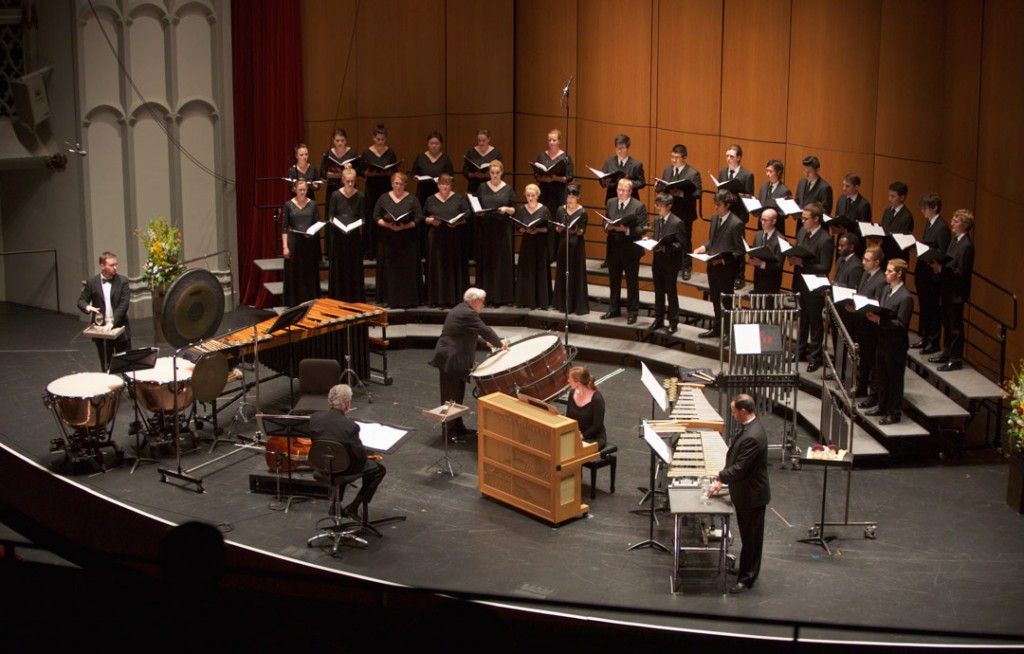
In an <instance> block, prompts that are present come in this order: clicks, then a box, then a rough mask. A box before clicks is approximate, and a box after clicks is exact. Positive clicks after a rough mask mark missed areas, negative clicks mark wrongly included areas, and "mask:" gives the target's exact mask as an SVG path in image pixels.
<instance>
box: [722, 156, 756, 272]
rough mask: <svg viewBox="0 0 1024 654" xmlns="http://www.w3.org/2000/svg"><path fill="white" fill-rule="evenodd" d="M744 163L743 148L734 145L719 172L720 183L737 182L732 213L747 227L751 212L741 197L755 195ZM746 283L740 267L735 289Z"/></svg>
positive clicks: (733, 189) (752, 183) (752, 174)
mask: <svg viewBox="0 0 1024 654" xmlns="http://www.w3.org/2000/svg"><path fill="white" fill-rule="evenodd" d="M742 163H743V148H741V147H740V146H739V144H737V143H733V144H732V145H730V146H729V147H728V148H726V149H725V168H722V169H721V170H719V171H718V181H719V182H720V183H723V182H729V181H732V180H737V184H738V185H739V188H730V189H729V190H731V191H732V192H733V193H734V194H735V195H736V202H735V203H733V206H732V213H733V215H734V216H736V217H737V218H739V219H740V222H741V223H743V224H744V225H746V224H748V223H749V222H750V212H749V211H747V206H746V205H745V204H743V201H742V200H741V199H740V197H739V196H740V195H751V196H752V195H754V173H752V172H750V171H749V170H747V169H746V168H744V167H743V166H742V165H741V164H742ZM744 283H745V281H744V279H743V266H739V268H738V270H737V271H736V280H735V282H734V283H733V288H734V289H741V288H743V284H744Z"/></svg>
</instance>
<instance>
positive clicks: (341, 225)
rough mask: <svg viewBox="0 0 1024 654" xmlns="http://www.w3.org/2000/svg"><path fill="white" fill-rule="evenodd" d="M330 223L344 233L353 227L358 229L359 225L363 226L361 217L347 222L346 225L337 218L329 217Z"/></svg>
mask: <svg viewBox="0 0 1024 654" xmlns="http://www.w3.org/2000/svg"><path fill="white" fill-rule="evenodd" d="M331 223H333V224H334V226H335V227H337V228H338V229H340V230H341V231H343V232H345V233H346V234H348V233H349V232H351V231H352V230H353V229H359V228H360V227H362V226H363V219H362V218H360V219H359V220H357V221H355V222H353V223H349V224H348V225H346V224H345V223H343V222H341V221H340V220H338V219H337V218H331Z"/></svg>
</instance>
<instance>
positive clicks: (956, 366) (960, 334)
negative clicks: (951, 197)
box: [928, 209, 974, 372]
mask: <svg viewBox="0 0 1024 654" xmlns="http://www.w3.org/2000/svg"><path fill="white" fill-rule="evenodd" d="M950 226H951V227H952V229H953V240H952V241H950V243H949V248H948V249H947V250H946V256H948V257H949V261H947V262H946V264H945V265H944V266H940V265H939V262H937V261H933V262H932V263H931V267H932V271H933V272H939V273H940V274H941V282H940V286H941V287H942V319H943V325H942V328H943V331H944V332H945V336H944V337H943V339H944V345H945V348H944V349H943V350H942V354H940V355H939V356H937V357H932V358H930V359H928V360H929V361H931V362H932V363H941V364H943V365H941V366H939V367H938V371H939V372H949V371H951V370H960V369H961V368H963V355H964V306H965V305H966V304H967V301H968V300H969V299H970V297H971V277H972V276H973V274H974V243H973V242H972V241H971V237H970V236H969V232H970V231H971V229H973V228H974V214H972V213H971V212H970V211H968V210H966V209H957V211H956V213H954V214H953V220H952V222H951V223H950Z"/></svg>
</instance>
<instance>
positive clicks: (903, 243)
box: [892, 234, 917, 250]
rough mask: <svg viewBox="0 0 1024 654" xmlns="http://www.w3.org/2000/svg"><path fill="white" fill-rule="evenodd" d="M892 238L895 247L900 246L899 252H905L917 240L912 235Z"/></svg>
mask: <svg viewBox="0 0 1024 654" xmlns="http://www.w3.org/2000/svg"><path fill="white" fill-rule="evenodd" d="M892 238H893V240H895V241H896V245H899V246H900V249H901V250H906V249H907V248H909V247H910V246H911V245H913V244H914V243H917V239H916V238H914V235H913V234H893V235H892Z"/></svg>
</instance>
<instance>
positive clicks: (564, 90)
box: [562, 75, 576, 98]
mask: <svg viewBox="0 0 1024 654" xmlns="http://www.w3.org/2000/svg"><path fill="white" fill-rule="evenodd" d="M575 77H576V76H575V75H569V81H568V82H566V83H565V86H564V87H562V97H563V98H567V97H569V88H570V87H572V80H573V79H574V78H575Z"/></svg>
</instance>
